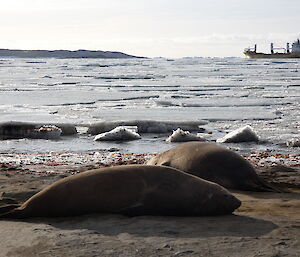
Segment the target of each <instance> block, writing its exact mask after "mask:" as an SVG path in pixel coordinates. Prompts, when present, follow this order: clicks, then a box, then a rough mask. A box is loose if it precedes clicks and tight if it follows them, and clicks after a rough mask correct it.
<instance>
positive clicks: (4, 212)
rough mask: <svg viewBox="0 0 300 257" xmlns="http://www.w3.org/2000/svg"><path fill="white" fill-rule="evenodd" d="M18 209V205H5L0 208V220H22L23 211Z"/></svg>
mask: <svg viewBox="0 0 300 257" xmlns="http://www.w3.org/2000/svg"><path fill="white" fill-rule="evenodd" d="M19 207H20V205H19V204H7V205H4V206H1V207H0V219H3V218H8V219H9V218H12V219H18V218H23V216H24V215H23V214H24V212H23V210H22V209H18V208H19Z"/></svg>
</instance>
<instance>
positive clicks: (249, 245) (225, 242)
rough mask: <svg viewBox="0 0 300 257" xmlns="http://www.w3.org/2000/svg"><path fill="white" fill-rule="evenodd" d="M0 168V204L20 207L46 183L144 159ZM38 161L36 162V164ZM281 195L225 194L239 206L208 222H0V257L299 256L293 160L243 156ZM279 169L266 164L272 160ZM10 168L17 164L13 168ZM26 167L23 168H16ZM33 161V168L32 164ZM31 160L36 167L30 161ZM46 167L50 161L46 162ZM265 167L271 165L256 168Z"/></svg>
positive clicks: (299, 200)
mask: <svg viewBox="0 0 300 257" xmlns="http://www.w3.org/2000/svg"><path fill="white" fill-rule="evenodd" d="M3 156H4V157H5V158H6V159H5V160H6V162H5V161H3V160H4V159H2V163H1V164H0V171H1V173H0V192H1V199H0V200H1V201H0V204H1V205H4V204H6V203H9V202H13V201H18V202H22V201H24V200H26V199H27V198H28V197H30V196H31V195H33V194H34V193H36V192H37V191H39V190H40V189H42V188H44V187H45V186H47V185H49V184H51V183H52V182H54V181H56V180H58V179H60V178H62V177H65V176H71V175H72V174H74V173H77V172H82V171H84V170H87V169H93V168H98V167H103V166H110V165H117V164H129V163H143V162H144V161H145V159H148V158H150V157H151V156H148V155H133V154H131V155H130V154H127V155H126V154H119V153H99V154H98V156H97V160H98V161H95V158H94V157H95V156H94V155H93V154H82V155H78V156H76V158H77V159H76V158H74V156H72V158H69V159H68V157H67V156H68V154H66V153H65V154H64V156H65V158H63V156H57V158H50V157H51V156H50V157H49V158H46V156H43V155H40V156H36V155H35V156H32V160H30V158H29V159H28V156H24V155H23V156H21V154H11V156H10V159H9V158H8V156H7V155H6V156H5V154H1V157H2V158H3ZM37 157H38V158H37ZM246 157H247V158H248V159H249V160H250V161H252V163H253V164H254V165H255V166H256V167H257V168H258V172H259V173H260V175H261V176H263V177H264V178H265V179H267V180H268V181H269V182H271V183H273V184H275V185H277V186H282V187H285V188H288V189H289V192H286V193H265V192H240V191H239V192H238V191H234V192H233V193H234V194H235V195H236V196H237V197H238V198H239V199H240V200H241V201H242V206H241V207H240V208H239V209H238V210H237V211H236V212H235V213H234V214H233V215H227V216H215V217H161V216H157V217H153V216H141V217H133V218H129V217H126V216H121V215H99V214H97V215H96V214H95V215H87V216H80V217H72V218H55V219H54V218H52V219H49V218H47V219H46V218H38V219H29V220H22V221H11V220H1V221H0V237H1V240H0V249H1V251H0V256H75V257H77V256H78V257H79V256H208V257H210V256H216V257H217V256H218V257H219V256H230V257H232V256H239V257H240V256H243V257H248V256H249V257H254V256H263V257H270V256H271V257H280V256H291V257H299V256H300V169H299V165H298V164H299V162H298V159H297V158H298V156H289V157H287V156H275V157H274V156H261V155H251V156H250V155H249V156H246ZM273 157H274V158H277V159H278V160H283V161H278V162H277V161H276V162H273V161H274V158H273ZM22 158H23V159H22ZM16 160H18V161H16ZM24 160H27V161H24ZM33 160H35V161H33ZM36 160H39V161H36ZM51 160H52V161H51ZM263 160H271V162H267V161H263Z"/></svg>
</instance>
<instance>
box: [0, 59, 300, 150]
mask: <svg viewBox="0 0 300 257" xmlns="http://www.w3.org/2000/svg"><path fill="white" fill-rule="evenodd" d="M299 102H300V60H299V59H288V60H283V59H281V60H279V59H278V60H277V59H273V60H271V59H269V60H251V59H244V58H182V59H175V60H169V59H163V58H157V59H114V60H109V59H52V58H49V59H18V58H0V122H3V121H29V122H43V123H49V124H51V123H54V122H64V123H72V124H76V125H77V126H78V131H79V134H78V135H76V136H70V137H62V139H61V140H58V141H49V140H31V139H20V140H3V141H1V144H0V151H1V152H48V151H55V152H62V151H75V152H76V151H82V152H85V151H98V150H100V149H108V148H112V147H116V148H118V149H120V151H123V152H141V153H146V152H160V151H163V150H166V149H168V148H170V147H172V146H174V145H175V144H170V143H166V142H165V141H164V140H165V139H166V138H167V137H168V136H169V134H143V135H142V139H141V140H137V141H132V142H126V143H116V142H114V143H112V142H106V143H103V142H94V141H93V138H94V136H91V135H87V134H86V133H85V131H86V126H87V125H89V124H93V123H96V122H100V121H116V120H152V121H200V120H207V121H208V124H207V125H205V126H203V127H204V128H206V129H207V130H208V131H211V132H212V134H207V133H204V134H205V135H204V136H205V137H207V139H209V140H216V139H217V138H219V137H222V136H224V135H225V134H226V133H227V132H229V131H231V130H234V129H236V128H239V127H242V126H244V125H247V124H248V125H251V126H252V127H253V128H254V130H255V131H256V132H257V134H258V135H259V137H260V138H261V139H262V140H265V143H263V144H259V145H257V144H251V143H250V144H249V143H248V144H228V145H229V146H231V147H233V148H240V149H241V150H245V151H248V152H249V151H258V150H262V151H264V150H271V151H276V152H292V153H299V152H300V149H299V147H298V148H297V147H294V148H291V147H286V146H285V143H286V141H287V140H290V139H293V138H299V137H300V105H299Z"/></svg>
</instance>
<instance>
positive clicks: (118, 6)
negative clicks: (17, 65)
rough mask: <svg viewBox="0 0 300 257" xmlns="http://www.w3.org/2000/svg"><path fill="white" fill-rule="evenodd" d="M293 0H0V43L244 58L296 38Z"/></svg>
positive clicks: (298, 4)
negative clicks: (247, 51) (251, 49)
mask: <svg viewBox="0 0 300 257" xmlns="http://www.w3.org/2000/svg"><path fill="white" fill-rule="evenodd" d="M299 13H300V1H299V0H247V1H246V0H206V1H203V0H105V1H104V0H47V1H46V0H1V5H0V48H11V49H49V50H54V49H69V50H77V49H89V50H105V51H121V52H125V53H128V54H133V55H140V56H148V57H158V56H162V57H171V58H176V57H183V56H212V57H213V56H220V57H222V56H243V54H242V52H243V49H244V48H245V47H248V46H252V45H254V43H257V44H258V50H259V51H269V43H271V42H274V44H275V46H285V45H286V42H293V41H294V40H296V38H297V37H300V15H299Z"/></svg>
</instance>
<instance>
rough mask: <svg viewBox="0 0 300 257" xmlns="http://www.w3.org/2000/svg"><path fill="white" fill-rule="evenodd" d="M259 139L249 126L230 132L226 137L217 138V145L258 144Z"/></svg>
mask: <svg viewBox="0 0 300 257" xmlns="http://www.w3.org/2000/svg"><path fill="white" fill-rule="evenodd" d="M258 141H259V138H258V136H257V135H256V133H255V132H254V131H253V129H252V127H250V126H249V125H247V126H244V127H242V128H239V129H236V130H234V131H231V132H230V133H228V134H227V135H226V136H224V137H222V138H218V139H217V142H218V143H240V142H258Z"/></svg>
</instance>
